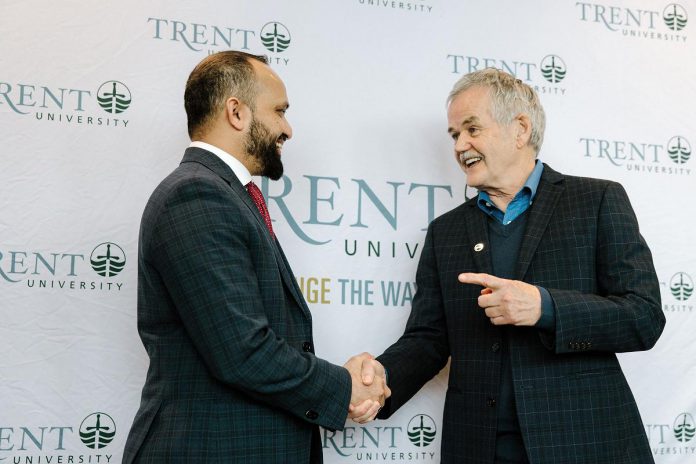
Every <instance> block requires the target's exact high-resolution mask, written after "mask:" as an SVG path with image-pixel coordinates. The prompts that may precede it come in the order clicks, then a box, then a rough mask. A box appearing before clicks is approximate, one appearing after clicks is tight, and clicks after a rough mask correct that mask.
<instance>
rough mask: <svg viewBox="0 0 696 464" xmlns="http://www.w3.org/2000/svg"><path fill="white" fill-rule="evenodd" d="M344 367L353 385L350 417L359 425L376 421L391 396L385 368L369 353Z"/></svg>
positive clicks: (353, 359)
mask: <svg viewBox="0 0 696 464" xmlns="http://www.w3.org/2000/svg"><path fill="white" fill-rule="evenodd" d="M343 367H345V368H346V369H348V372H350V377H351V380H352V384H353V388H352V393H351V398H350V407H349V409H348V417H350V418H351V419H352V420H353V421H354V422H357V423H359V424H364V423H366V422H370V421H371V420H374V418H375V417H376V416H377V413H378V412H379V410H380V409H382V406H384V402H385V401H386V399H387V398H389V397H390V396H391V390H389V387H387V379H386V375H385V372H384V367H383V366H382V365H381V364H380V363H379V362H378V361H377V360H375V357H374V356H372V355H371V354H369V353H361V354H359V355H356V356H353V357H352V358H350V359H349V360H348V362H346V363H345V364H344V365H343Z"/></svg>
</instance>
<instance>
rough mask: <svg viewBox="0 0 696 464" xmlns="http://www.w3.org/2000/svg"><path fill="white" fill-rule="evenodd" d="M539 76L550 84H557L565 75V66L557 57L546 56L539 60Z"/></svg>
mask: <svg viewBox="0 0 696 464" xmlns="http://www.w3.org/2000/svg"><path fill="white" fill-rule="evenodd" d="M541 74H542V75H543V76H544V79H546V80H547V81H549V82H551V83H552V84H558V83H559V82H561V81H562V80H563V79H564V78H565V75H566V65H565V63H564V62H563V60H562V59H561V57H560V56H557V55H547V56H545V57H544V59H543V60H541Z"/></svg>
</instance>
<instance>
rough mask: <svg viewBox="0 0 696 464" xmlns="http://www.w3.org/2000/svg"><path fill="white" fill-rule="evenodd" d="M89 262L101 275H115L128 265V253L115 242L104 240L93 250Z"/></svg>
mask: <svg viewBox="0 0 696 464" xmlns="http://www.w3.org/2000/svg"><path fill="white" fill-rule="evenodd" d="M89 262H90V264H91V265H92V269H94V272H96V273H97V274H99V275H100V276H102V277H113V276H115V275H117V274H118V273H119V272H121V271H122V270H123V267H124V266H125V265H126V253H125V252H124V251H123V248H121V247H120V246H118V245H116V244H115V243H111V242H104V243H100V244H99V245H97V246H96V248H94V250H92V254H91V255H90V257H89Z"/></svg>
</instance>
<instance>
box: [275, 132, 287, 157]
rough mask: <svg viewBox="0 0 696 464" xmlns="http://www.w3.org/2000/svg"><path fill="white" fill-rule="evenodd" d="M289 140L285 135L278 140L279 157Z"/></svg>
mask: <svg viewBox="0 0 696 464" xmlns="http://www.w3.org/2000/svg"><path fill="white" fill-rule="evenodd" d="M287 139H288V138H287V137H286V136H285V135H281V136H280V137H278V140H276V144H275V146H276V150H277V151H278V156H280V152H281V151H282V150H283V144H284V143H285V141H286V140H287Z"/></svg>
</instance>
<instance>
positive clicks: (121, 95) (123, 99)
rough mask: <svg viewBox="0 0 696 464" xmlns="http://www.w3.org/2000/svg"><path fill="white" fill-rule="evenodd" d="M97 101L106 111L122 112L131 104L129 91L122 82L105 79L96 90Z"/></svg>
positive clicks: (112, 112)
mask: <svg viewBox="0 0 696 464" xmlns="http://www.w3.org/2000/svg"><path fill="white" fill-rule="evenodd" d="M97 101H98V102H99V106H101V107H102V108H103V109H104V111H106V112H107V113H111V114H118V113H123V112H124V111H126V110H127V109H128V107H129V106H130V104H131V93H130V90H129V89H128V87H126V84H124V83H123V82H119V81H106V82H104V83H103V84H102V85H101V86H99V90H97Z"/></svg>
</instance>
